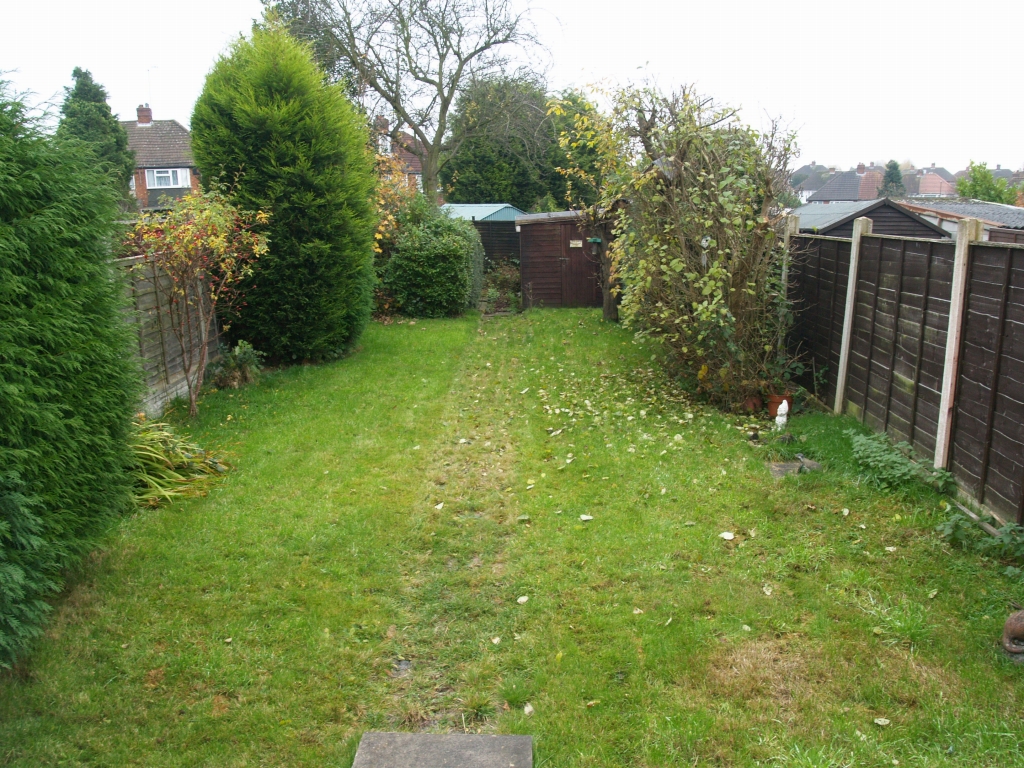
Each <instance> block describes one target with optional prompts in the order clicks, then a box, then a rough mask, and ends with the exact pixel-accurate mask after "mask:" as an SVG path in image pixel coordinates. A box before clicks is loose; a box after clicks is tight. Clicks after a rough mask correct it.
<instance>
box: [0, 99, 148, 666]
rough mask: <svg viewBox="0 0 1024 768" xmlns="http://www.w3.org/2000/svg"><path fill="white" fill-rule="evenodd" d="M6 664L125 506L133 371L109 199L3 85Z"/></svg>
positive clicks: (78, 153) (0, 226)
mask: <svg viewBox="0 0 1024 768" xmlns="http://www.w3.org/2000/svg"><path fill="white" fill-rule="evenodd" d="M0 177H2V179H3V181H2V182H0V668H2V667H4V666H9V665H10V664H11V663H12V662H13V661H14V660H15V659H16V658H18V657H19V656H21V655H23V654H24V653H25V651H26V650H27V649H28V647H29V645H30V644H31V642H32V640H33V639H34V638H35V637H37V636H39V635H40V634H41V633H42V625H43V622H44V620H45V618H46V615H47V613H48V612H49V610H50V606H49V604H48V602H47V599H48V598H50V597H52V596H53V595H54V594H56V593H57V592H58V591H60V588H61V585H62V583H63V580H64V577H65V573H66V571H67V569H68V568H69V567H71V566H73V565H74V564H75V563H76V562H77V561H78V560H79V559H80V558H81V557H82V555H83V554H85V553H86V552H88V551H89V550H90V549H91V548H92V546H93V544H94V543H95V542H96V540H97V535H99V534H101V533H102V532H103V531H104V529H105V524H106V523H107V522H109V521H110V520H112V519H113V518H114V516H116V515H117V514H118V513H120V512H122V511H124V510H126V509H128V508H129V505H130V503H131V477H130V474H129V466H130V463H131V460H132V459H131V453H130V451H129V449H128V434H129V428H130V424H131V417H132V413H133V412H134V409H135V406H136V405H137V403H138V395H139V388H140V386H141V384H140V376H139V370H138V365H137V364H136V358H135V356H134V354H133V346H132V345H133V338H132V330H131V325H130V324H129V323H128V322H126V320H125V314H124V303H125V291H124V285H123V284H122V283H121V282H120V281H119V280H118V279H117V274H116V273H115V268H114V266H113V264H112V263H111V258H110V250H111V249H110V246H111V241H112V240H113V237H114V234H115V228H114V220H115V217H116V216H117V195H116V193H115V190H114V188H113V186H112V185H111V184H108V183H104V174H103V172H102V171H101V170H100V169H99V168H97V165H96V158H95V155H94V154H93V153H92V152H89V151H88V150H87V149H86V148H85V147H84V145H83V144H82V143H81V142H70V141H59V140H55V139H53V138H52V137H50V136H47V135H46V134H45V133H44V132H43V131H42V130H41V128H40V126H39V125H38V124H37V122H36V121H34V120H33V119H32V118H31V117H30V116H29V115H28V114H27V113H26V110H25V106H24V105H23V104H22V103H21V102H20V101H18V100H17V99H15V98H12V97H11V96H10V95H9V91H8V89H7V87H6V86H5V85H4V83H3V82H0Z"/></svg>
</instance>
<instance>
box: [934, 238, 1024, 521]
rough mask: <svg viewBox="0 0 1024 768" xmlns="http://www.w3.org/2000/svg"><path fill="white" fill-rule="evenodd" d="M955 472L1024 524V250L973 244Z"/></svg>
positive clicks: (983, 500) (980, 496)
mask: <svg viewBox="0 0 1024 768" xmlns="http://www.w3.org/2000/svg"><path fill="white" fill-rule="evenodd" d="M953 419H954V420H953V435H952V442H951V448H950V471H952V472H953V475H954V476H955V477H956V479H957V482H958V483H959V484H960V486H961V487H962V488H964V489H965V490H967V491H968V492H969V493H970V494H971V495H973V496H974V498H975V499H976V500H977V501H978V503H979V504H984V505H985V506H986V507H988V508H990V509H992V510H994V511H995V512H997V513H999V514H1001V515H1004V516H1006V517H1009V518H1012V519H1015V520H1017V521H1018V522H1019V523H1024V246H1022V245H997V244H996V243H993V242H989V243H972V244H971V255H970V261H969V268H968V282H967V304H966V310H965V312H964V325H963V330H962V338H961V350H960V370H959V371H958V381H957V398H956V403H955V406H954V416H953Z"/></svg>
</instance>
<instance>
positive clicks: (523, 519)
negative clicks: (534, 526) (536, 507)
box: [516, 515, 530, 523]
mask: <svg viewBox="0 0 1024 768" xmlns="http://www.w3.org/2000/svg"><path fill="white" fill-rule="evenodd" d="M516 520H518V521H519V522H520V523H528V522H530V516H529V515H520V516H519V517H517V518H516Z"/></svg>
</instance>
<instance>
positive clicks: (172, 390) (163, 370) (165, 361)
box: [117, 256, 220, 416]
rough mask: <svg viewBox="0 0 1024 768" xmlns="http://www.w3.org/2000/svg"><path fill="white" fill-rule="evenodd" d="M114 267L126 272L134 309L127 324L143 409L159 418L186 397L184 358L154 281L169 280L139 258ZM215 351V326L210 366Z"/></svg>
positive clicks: (163, 296) (161, 292) (163, 297)
mask: <svg viewBox="0 0 1024 768" xmlns="http://www.w3.org/2000/svg"><path fill="white" fill-rule="evenodd" d="M117 265H118V266H119V267H120V268H121V269H123V270H124V271H125V273H126V278H127V279H126V283H127V286H128V293H129V296H130V298H131V302H132V306H133V307H134V309H135V311H134V312H132V313H130V316H129V322H131V323H133V324H134V325H135V329H136V334H137V337H138V351H139V358H140V359H141V361H142V370H143V379H144V381H145V384H146V393H145V397H144V400H143V408H144V409H145V411H146V413H147V414H149V415H151V416H155V415H159V414H160V413H161V412H162V411H163V409H164V407H165V406H166V405H167V403H169V402H170V401H171V400H173V399H174V398H176V397H186V396H187V395H188V385H187V384H186V383H185V370H184V366H183V365H182V362H183V360H184V356H183V354H182V352H181V345H180V344H179V343H178V340H177V339H176V338H175V336H174V332H173V331H172V329H171V326H170V321H169V318H168V317H167V308H166V307H165V306H164V304H165V303H166V300H167V299H166V296H167V292H166V290H157V285H158V283H157V278H159V280H160V281H161V282H160V283H159V285H160V286H161V287H163V286H166V285H167V281H169V280H170V278H169V277H168V276H167V275H164V274H161V275H157V272H156V267H155V266H154V265H153V263H152V262H147V261H146V260H145V258H144V257H142V256H131V257H128V258H124V259H118V260H117ZM219 349H220V347H219V338H218V329H217V328H216V326H215V327H214V333H213V335H212V337H211V338H210V343H209V360H210V362H211V363H212V362H213V361H215V360H216V359H217V357H218V355H219Z"/></svg>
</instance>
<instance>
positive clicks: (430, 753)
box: [352, 731, 533, 768]
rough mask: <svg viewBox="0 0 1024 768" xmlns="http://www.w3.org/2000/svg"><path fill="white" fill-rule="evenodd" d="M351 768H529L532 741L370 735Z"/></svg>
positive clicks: (439, 735) (442, 735)
mask: <svg viewBox="0 0 1024 768" xmlns="http://www.w3.org/2000/svg"><path fill="white" fill-rule="evenodd" d="M352 768H533V737H532V736H482V735H476V734H461V733H378V732H374V731H371V732H368V733H364V734H363V738H362V739H361V740H360V742H359V749H358V750H357V751H356V759H355V762H354V763H352Z"/></svg>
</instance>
